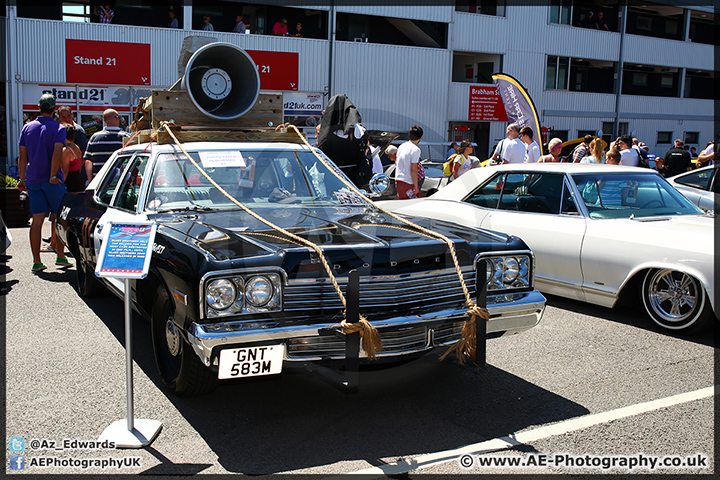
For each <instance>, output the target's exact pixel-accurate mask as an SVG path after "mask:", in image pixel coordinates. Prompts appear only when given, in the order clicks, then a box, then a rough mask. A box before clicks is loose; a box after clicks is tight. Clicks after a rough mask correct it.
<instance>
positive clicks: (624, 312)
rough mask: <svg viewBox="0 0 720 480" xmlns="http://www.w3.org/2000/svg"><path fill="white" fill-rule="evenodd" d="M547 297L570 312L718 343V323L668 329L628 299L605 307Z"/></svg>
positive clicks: (548, 300)
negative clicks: (699, 329)
mask: <svg viewBox="0 0 720 480" xmlns="http://www.w3.org/2000/svg"><path fill="white" fill-rule="evenodd" d="M543 295H545V298H546V299H547V305H548V306H553V307H556V308H561V309H563V310H568V311H570V312H575V313H579V314H582V315H589V316H593V317H599V318H602V319H605V320H609V321H611V322H616V323H622V324H625V325H631V326H633V327H637V328H641V329H643V330H647V331H650V332H655V333H658V334H661V335H667V336H669V337H673V338H678V339H681V340H686V341H689V342H694V343H697V344H699V345H705V346H709V347H714V346H715V345H717V343H716V342H715V335H716V333H717V330H718V329H717V323H715V324H713V326H712V327H711V328H710V329H709V330H705V331H702V332H691V333H686V332H682V331H679V332H676V331H672V330H666V329H664V328H662V327H660V326H659V325H658V324H656V323H655V322H653V321H652V320H651V319H650V317H648V316H647V314H646V313H645V310H644V309H643V308H642V306H640V305H637V304H632V303H630V302H628V301H626V302H624V303H619V304H618V305H617V306H616V307H615V308H605V307H601V306H599V305H592V304H590V303H585V302H580V301H577V300H571V299H568V298H563V297H557V296H555V295H549V294H546V293H544V294H543Z"/></svg>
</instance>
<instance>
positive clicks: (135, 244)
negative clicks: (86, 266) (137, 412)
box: [95, 222, 162, 448]
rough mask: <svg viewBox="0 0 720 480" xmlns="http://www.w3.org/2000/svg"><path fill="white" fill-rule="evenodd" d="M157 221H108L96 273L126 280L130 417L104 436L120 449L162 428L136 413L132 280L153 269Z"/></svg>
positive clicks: (144, 441)
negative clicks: (134, 409) (134, 405)
mask: <svg viewBox="0 0 720 480" xmlns="http://www.w3.org/2000/svg"><path fill="white" fill-rule="evenodd" d="M156 229H157V224H155V223H151V222H122V223H114V222H108V223H106V224H105V227H104V229H103V241H102V246H101V247H100V255H99V256H98V263H97V267H96V268H95V275H97V276H98V277H115V278H123V279H125V367H126V372H125V375H126V378H127V419H125V420H117V421H115V422H113V423H112V424H110V426H108V427H107V428H106V429H105V430H104V431H103V433H102V434H101V435H100V439H99V440H100V441H104V440H109V441H111V442H114V443H115V446H116V447H118V448H141V447H146V446H148V445H150V444H151V443H152V442H153V440H155V437H157V435H158V433H160V429H161V428H162V423H161V422H158V421H157V420H147V419H137V420H135V418H134V413H133V363H132V322H131V319H132V307H131V304H130V280H131V279H138V278H145V277H146V276H147V274H148V270H149V268H150V257H151V256H152V246H153V242H154V241H155V231H156Z"/></svg>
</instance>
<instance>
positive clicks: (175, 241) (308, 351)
mask: <svg viewBox="0 0 720 480" xmlns="http://www.w3.org/2000/svg"><path fill="white" fill-rule="evenodd" d="M184 148H185V150H186V151H187V152H188V154H189V155H190V157H192V160H193V161H194V162H193V161H191V160H190V159H188V158H187V157H186V156H185V154H184V153H183V152H182V151H181V149H180V147H179V145H178V144H174V143H168V144H160V145H158V144H155V143H153V144H141V145H133V146H128V147H126V148H124V149H123V150H122V151H118V152H116V153H115V154H114V155H113V156H112V157H111V158H110V160H108V162H107V163H106V164H105V165H104V167H103V169H102V170H101V172H100V173H99V174H98V175H97V177H95V178H94V179H93V181H92V182H91V183H90V185H89V186H88V188H87V190H86V191H85V192H84V193H81V194H77V195H71V194H68V195H67V196H66V197H65V198H64V200H63V205H62V208H61V210H60V215H59V217H60V218H59V221H58V227H57V228H58V233H59V235H60V237H61V238H62V240H63V241H64V242H65V244H66V245H67V246H68V248H69V249H70V251H71V252H72V254H73V255H74V257H75V258H76V263H77V277H78V278H77V279H78V289H79V293H80V294H81V295H83V296H92V295H96V294H99V293H101V292H103V291H104V290H106V289H109V290H111V291H112V292H114V293H115V294H117V295H118V296H122V295H123V290H124V283H123V281H122V280H120V279H113V278H107V277H102V278H98V277H96V276H95V275H94V270H95V267H96V263H97V261H98V258H97V256H98V252H99V251H100V245H101V241H102V236H101V235H100V231H101V230H102V228H103V227H104V226H105V225H106V224H107V222H109V221H112V222H116V223H117V222H123V221H138V220H142V221H152V222H155V223H156V224H157V234H156V237H155V244H154V245H153V254H152V260H151V264H150V273H149V274H148V275H147V277H145V278H144V279H142V280H137V281H133V282H131V285H132V287H131V289H132V291H131V298H132V302H133V306H134V308H135V309H136V310H137V311H138V312H139V313H140V314H141V315H142V316H143V317H145V318H146V319H147V320H149V321H150V323H151V330H152V343H153V347H154V350H155V359H156V363H157V367H158V369H159V372H160V375H161V377H162V380H163V382H164V383H165V384H166V386H167V387H168V388H169V389H170V390H171V391H172V392H174V393H175V394H178V395H184V396H190V395H197V394H201V393H205V392H208V391H210V390H212V389H213V388H214V386H215V385H216V383H217V381H218V379H225V378H240V377H249V376H256V375H268V374H275V373H279V372H280V371H281V370H282V369H283V368H285V367H292V366H306V365H309V364H318V365H320V364H322V365H324V366H329V367H337V366H339V365H342V364H343V362H344V361H345V359H346V358H345V357H346V354H345V342H344V340H343V339H342V338H341V336H338V335H336V334H334V333H333V331H334V329H335V330H337V329H336V326H337V324H338V323H339V322H340V321H341V320H342V319H343V310H344V308H343V305H342V303H341V300H340V297H339V295H338V294H337V293H336V290H335V289H334V286H333V284H332V282H331V281H330V277H329V275H328V273H327V271H326V269H325V267H324V266H323V263H322V259H321V258H320V255H318V254H317V253H316V251H314V250H313V249H312V248H309V247H308V246H307V245H306V244H304V243H302V242H300V241H299V240H298V239H297V238H296V237H288V236H287V235H286V234H283V233H281V231H280V229H285V230H286V231H289V232H291V233H292V234H293V235H295V236H297V237H300V238H302V239H305V240H307V241H309V242H310V243H312V244H313V245H317V246H319V248H320V249H321V252H322V254H323V256H324V257H325V258H326V259H327V262H328V267H329V268H330V269H331V271H332V273H333V274H334V276H335V277H336V278H337V282H338V284H339V285H340V287H341V289H342V290H343V291H345V290H346V288H347V286H348V282H349V280H348V279H349V278H353V275H354V274H352V273H351V272H352V271H357V272H359V289H360V293H359V311H360V314H362V315H363V316H364V317H365V318H367V320H368V321H369V322H370V324H371V325H373V326H374V327H376V329H377V331H378V332H379V334H380V338H381V340H382V344H383V350H382V351H379V352H377V356H376V358H374V359H372V358H368V357H373V355H369V354H368V352H364V351H361V352H360V357H361V358H360V363H363V364H364V363H370V362H376V363H382V362H388V361H393V362H397V361H398V360H407V359H410V358H413V356H418V355H421V354H425V353H428V352H432V351H435V352H437V351H440V350H442V351H443V352H444V351H445V350H447V349H448V347H449V346H451V345H453V344H454V343H455V342H457V341H458V339H459V338H460V335H461V329H462V325H463V322H464V320H466V318H467V317H466V316H464V314H465V313H466V311H467V308H466V307H465V302H464V298H465V297H464V295H463V292H462V290H461V287H460V281H459V278H458V275H457V273H456V270H455V268H454V265H453V262H452V258H451V256H450V255H449V254H448V248H447V245H445V244H444V243H443V242H442V241H440V240H438V239H436V238H433V237H432V236H429V235H427V234H425V233H421V232H418V231H417V230H415V229H413V228H411V227H408V226H407V225H405V224H403V223H401V222H400V221H398V220H397V219H395V218H393V217H391V216H390V215H388V214H386V213H384V212H382V211H381V210H379V209H378V208H377V207H376V206H375V205H374V204H373V203H372V202H368V201H367V200H365V199H364V198H363V197H362V196H361V195H360V194H359V192H358V191H357V190H355V189H354V188H350V187H349V186H348V185H347V184H346V183H344V182H343V181H341V179H342V178H344V177H342V174H341V173H340V172H339V170H338V169H337V167H335V166H334V165H333V164H332V162H330V160H329V159H327V157H324V156H322V153H320V152H319V150H317V149H312V148H309V147H308V146H306V145H305V144H302V143H297V144H296V143H277V142H246V143H240V142H215V141H213V142H204V143H185V144H184ZM204 173H206V174H207V175H208V176H209V177H210V178H212V179H213V182H210V181H209V180H208V178H207V177H206V176H205V175H204ZM218 187H219V188H218ZM221 189H222V190H224V191H225V192H227V194H229V195H230V196H231V197H233V198H234V199H236V201H237V202H238V203H240V204H241V205H243V206H244V207H245V208H246V209H247V210H243V209H242V208H241V207H239V206H238V204H236V203H235V202H234V201H232V200H231V199H230V198H228V197H227V196H226V195H225V194H224V193H223V192H222V191H221ZM251 212H252V213H251ZM253 214H255V215H256V216H253ZM414 221H416V222H417V223H419V224H420V225H422V226H424V227H426V228H429V229H432V230H434V231H437V232H442V233H443V234H444V235H446V236H448V237H449V238H450V239H451V240H452V241H453V243H454V247H455V249H456V251H457V258H458V260H459V263H460V266H461V269H462V272H463V275H464V278H465V280H466V282H467V285H468V287H469V289H470V291H471V294H473V295H474V292H475V283H474V278H475V268H476V265H477V263H478V261H479V260H486V261H487V271H488V273H489V274H490V278H489V281H488V293H487V307H488V310H489V314H490V319H489V321H488V323H487V332H488V338H490V337H492V336H500V335H505V334H513V333H518V332H521V331H524V330H527V329H529V328H531V327H533V326H534V325H536V324H537V323H538V322H539V321H540V318H541V316H542V312H543V310H544V306H545V299H544V298H543V296H542V295H541V294H540V293H539V292H537V291H536V290H535V289H534V286H533V261H534V259H533V255H532V252H531V251H530V250H529V249H528V247H527V245H526V244H525V243H524V242H523V241H522V240H521V239H519V238H517V237H513V236H510V235H504V234H499V233H495V232H490V231H483V230H479V229H470V228H465V227H459V226H457V225H453V224H447V223H444V222H438V221H434V220H423V219H414ZM269 223H271V224H272V225H273V226H269ZM276 227H277V228H276ZM328 332H330V334H328ZM336 333H337V332H336Z"/></svg>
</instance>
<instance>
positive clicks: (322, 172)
mask: <svg viewBox="0 0 720 480" xmlns="http://www.w3.org/2000/svg"><path fill="white" fill-rule="evenodd" d="M318 153H319V154H320V155H322V153H320V152H318ZM190 155H191V157H192V158H193V160H195V162H196V163H197V164H198V165H200V166H201V167H202V169H203V170H204V171H205V172H206V173H207V174H208V175H209V176H210V177H211V178H212V179H213V181H215V182H216V183H217V184H218V185H219V186H220V187H221V188H222V189H223V190H225V191H226V192H227V193H228V194H229V195H231V196H232V197H233V198H235V199H237V200H238V201H239V202H240V203H242V204H243V205H245V206H247V207H249V208H252V207H253V206H268V205H273V204H280V205H283V206H285V205H287V206H292V205H365V201H364V200H363V199H362V197H361V196H360V195H359V194H358V193H357V192H356V191H355V190H351V189H349V188H348V187H347V186H346V185H345V184H344V183H343V182H342V181H341V180H340V178H338V176H343V174H342V173H341V172H340V170H339V169H338V168H337V167H335V166H334V164H333V163H332V162H331V161H330V160H329V159H327V157H324V158H325V161H326V163H327V164H329V165H330V167H331V168H332V170H331V169H329V168H327V167H325V165H324V164H323V163H322V162H321V161H320V160H318V158H317V157H316V156H315V154H313V152H310V151H308V150H291V149H288V150H247V151H243V150H208V151H200V152H190ZM333 167H334V168H333ZM343 178H347V177H344V176H343ZM233 207H234V208H238V207H236V205H235V204H234V203H233V202H232V201H231V200H230V199H229V198H228V197H227V196H226V195H224V194H223V193H222V192H221V191H220V190H219V189H218V188H216V187H215V186H214V185H213V184H212V183H211V182H210V181H209V180H208V179H207V178H206V177H205V176H204V175H203V174H202V173H201V172H200V171H199V170H198V168H196V167H195V165H193V163H192V162H191V161H190V160H189V159H188V158H187V157H186V156H185V154H183V153H166V154H160V155H158V158H157V162H156V163H155V169H154V172H153V176H152V184H151V187H150V192H149V195H148V201H147V207H146V209H147V210H150V211H156V212H161V211H168V210H179V209H202V208H212V209H222V208H233Z"/></svg>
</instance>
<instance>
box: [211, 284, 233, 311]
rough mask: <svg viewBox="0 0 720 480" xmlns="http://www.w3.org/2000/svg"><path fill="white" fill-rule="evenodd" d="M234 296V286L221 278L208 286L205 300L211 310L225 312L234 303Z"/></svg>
mask: <svg viewBox="0 0 720 480" xmlns="http://www.w3.org/2000/svg"><path fill="white" fill-rule="evenodd" d="M235 294H236V289H235V284H234V283H233V282H232V281H230V280H228V279H226V278H221V279H219V280H213V281H212V282H210V283H209V284H208V286H207V290H206V299H207V303H208V305H209V306H210V307H211V308H213V309H215V310H225V309H226V308H228V307H229V306H230V305H232V304H233V302H235Z"/></svg>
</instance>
